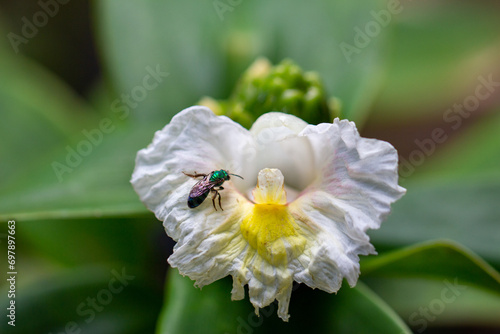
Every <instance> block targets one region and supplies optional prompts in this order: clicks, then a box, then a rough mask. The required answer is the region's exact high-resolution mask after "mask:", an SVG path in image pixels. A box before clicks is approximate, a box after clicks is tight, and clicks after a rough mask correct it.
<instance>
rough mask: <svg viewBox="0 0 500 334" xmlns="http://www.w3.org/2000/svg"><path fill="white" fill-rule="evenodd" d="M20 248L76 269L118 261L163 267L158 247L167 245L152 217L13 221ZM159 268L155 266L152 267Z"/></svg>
mask: <svg viewBox="0 0 500 334" xmlns="http://www.w3.org/2000/svg"><path fill="white" fill-rule="evenodd" d="M16 229H17V233H18V235H20V238H22V240H23V249H26V251H27V252H28V255H29V254H39V255H40V257H43V258H42V259H40V261H41V262H43V261H50V262H51V263H54V264H56V265H58V266H77V265H84V264H92V263H96V262H113V261H120V262H122V263H126V264H127V265H134V266H136V267H143V268H146V267H147V266H148V265H150V264H152V263H155V262H156V263H161V264H164V265H165V266H166V263H165V259H164V252H162V249H161V248H160V245H162V246H165V245H171V244H172V243H173V241H171V240H169V239H168V237H167V236H166V234H165V232H164V230H163V226H162V225H161V223H159V222H158V221H157V220H156V219H155V218H154V217H151V218H150V219H145V218H141V219H138V218H91V219H75V218H72V219H52V220H36V221H23V220H17V228H16ZM154 267H155V268H149V269H153V270H154V269H156V268H160V267H159V266H158V265H156V266H154Z"/></svg>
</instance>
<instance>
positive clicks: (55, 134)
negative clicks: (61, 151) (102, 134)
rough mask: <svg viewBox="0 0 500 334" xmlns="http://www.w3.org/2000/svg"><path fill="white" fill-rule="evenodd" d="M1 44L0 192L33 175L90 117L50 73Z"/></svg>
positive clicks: (79, 102) (80, 102) (89, 122)
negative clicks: (3, 48) (35, 165)
mask: <svg viewBox="0 0 500 334" xmlns="http://www.w3.org/2000/svg"><path fill="white" fill-rule="evenodd" d="M1 46H2V45H1V44H0V55H1V56H0V72H1V73H2V80H1V81H0V110H1V111H2V121H1V122H0V136H1V138H2V143H3V144H2V145H1V146H0V160H1V161H2V164H1V165H0V179H2V182H1V183H2V185H1V186H2V188H4V187H7V186H8V185H9V184H12V183H15V182H18V181H19V179H21V178H22V176H23V175H24V174H25V173H31V172H33V170H34V165H33V163H34V162H36V161H37V160H40V159H43V158H44V157H46V156H47V154H50V153H52V150H53V149H54V148H55V147H59V146H60V145H61V142H64V141H66V140H67V139H68V138H70V137H71V136H72V135H73V133H74V132H76V131H80V130H81V129H82V127H85V126H86V125H88V124H91V123H92V122H93V121H94V119H95V113H94V112H93V111H92V110H90V109H89V108H87V106H86V105H85V104H84V103H83V101H81V100H80V99H79V98H77V97H76V95H75V94H74V93H73V92H71V91H70V89H69V88H68V87H67V86H66V85H65V84H63V83H62V82H60V80H58V79H57V78H55V77H54V76H53V75H52V74H51V73H48V72H47V71H46V70H44V69H43V68H41V67H40V66H38V65H37V64H35V63H33V62H31V61H29V60H28V59H25V58H24V57H23V56H21V55H17V56H16V57H13V55H12V54H10V53H9V52H6V51H5V50H2V49H1Z"/></svg>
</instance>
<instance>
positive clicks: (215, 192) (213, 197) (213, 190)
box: [211, 189, 224, 211]
mask: <svg viewBox="0 0 500 334" xmlns="http://www.w3.org/2000/svg"><path fill="white" fill-rule="evenodd" d="M211 191H212V192H213V193H214V195H213V196H212V204H213V205H214V209H215V211H217V207H216V206H215V198H216V197H217V195H219V206H220V194H219V192H218V191H217V190H215V189H212V190H211ZM221 209H222V207H221ZM223 211H224V209H223Z"/></svg>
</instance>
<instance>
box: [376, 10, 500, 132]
mask: <svg viewBox="0 0 500 334" xmlns="http://www.w3.org/2000/svg"><path fill="white" fill-rule="evenodd" d="M403 7H404V10H403V11H402V13H401V15H398V16H397V17H395V20H394V21H393V25H392V31H391V32H392V40H391V42H392V43H391V50H390V53H388V55H387V67H386V72H385V74H386V82H385V84H384V85H383V88H382V89H381V92H380V96H379V97H378V99H377V101H376V103H375V105H374V109H375V111H374V112H373V113H372V114H371V118H370V120H371V121H374V122H377V123H380V124H384V123H386V122H391V123H397V122H398V121H399V122H401V121H403V120H404V121H406V122H411V124H415V122H416V120H417V119H419V118H420V119H422V118H423V117H428V116H429V115H430V114H434V116H435V117H438V118H440V119H442V114H443V112H444V111H445V110H446V109H447V108H450V107H452V106H453V104H454V103H461V102H462V101H463V99H464V97H465V96H467V95H472V94H474V89H475V87H476V86H477V85H478V84H479V82H478V76H479V75H483V76H485V77H487V76H488V75H489V74H490V73H492V72H493V73H494V72H495V69H496V68H497V59H498V58H499V56H500V49H498V43H499V42H500V40H499V38H498V34H497V33H496V31H498V30H499V29H500V20H499V14H498V11H497V10H496V6H495V5H494V4H487V3H481V4H480V3H477V2H460V3H454V2H453V3H452V2H448V1H443V2H439V3H430V2H423V1H418V2H415V1H414V2H408V3H403ZM472 17H474V18H476V19H471V18H472ZM443 41H446V42H445V43H444V42H443Z"/></svg>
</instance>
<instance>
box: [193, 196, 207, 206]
mask: <svg viewBox="0 0 500 334" xmlns="http://www.w3.org/2000/svg"><path fill="white" fill-rule="evenodd" d="M205 198H207V195H205V196H198V197H191V196H190V197H188V207H189V208H191V209H192V208H196V207H197V206H198V205H200V204H201V203H203V201H204V200H205Z"/></svg>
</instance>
